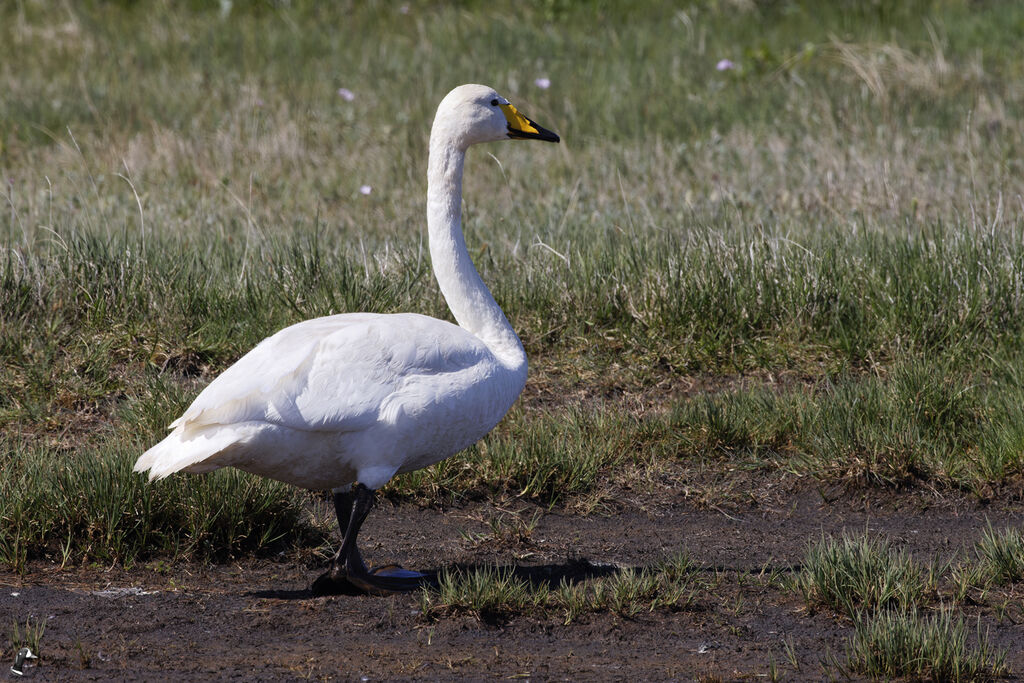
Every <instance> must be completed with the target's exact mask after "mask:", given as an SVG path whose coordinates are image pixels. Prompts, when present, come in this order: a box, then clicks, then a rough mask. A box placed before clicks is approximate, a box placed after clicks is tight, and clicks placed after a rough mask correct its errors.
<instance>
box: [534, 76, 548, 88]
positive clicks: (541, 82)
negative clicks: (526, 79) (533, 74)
mask: <svg viewBox="0 0 1024 683" xmlns="http://www.w3.org/2000/svg"><path fill="white" fill-rule="evenodd" d="M533 84H534V85H535V86H537V87H538V88H540V89H541V90H547V89H548V88H550V87H551V79H550V78H543V77H542V78H538V79H537V80H535V81H534V82H533Z"/></svg>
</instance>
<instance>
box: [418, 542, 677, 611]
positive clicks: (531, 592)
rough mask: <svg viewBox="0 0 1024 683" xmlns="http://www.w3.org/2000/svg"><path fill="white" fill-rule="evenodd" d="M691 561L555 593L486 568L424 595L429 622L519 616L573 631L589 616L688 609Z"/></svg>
mask: <svg viewBox="0 0 1024 683" xmlns="http://www.w3.org/2000/svg"><path fill="white" fill-rule="evenodd" d="M693 570H694V565H693V563H692V561H691V560H690V559H689V557H687V556H685V555H679V556H675V557H672V558H670V559H668V560H666V561H664V562H662V563H660V564H658V565H656V566H654V567H645V568H639V569H637V568H632V567H627V568H624V569H620V570H618V571H616V572H614V573H612V574H611V575H610V576H606V577H602V578H597V579H593V580H592V581H570V580H568V579H566V578H563V579H562V580H561V581H560V582H559V583H558V585H557V586H555V587H551V586H550V585H549V584H548V583H547V582H545V581H534V582H530V581H528V580H527V579H525V578H521V577H518V576H516V574H515V573H514V572H513V571H512V570H510V569H502V568H497V567H484V568H478V569H472V570H456V571H450V572H443V573H442V574H441V576H440V577H439V583H438V586H437V588H425V589H424V590H423V592H422V593H421V594H420V609H421V611H422V613H423V615H424V617H425V618H427V619H437V618H439V617H440V616H443V615H446V614H454V613H460V612H468V613H473V614H475V615H476V616H477V617H478V618H479V619H481V620H484V621H487V622H495V621H501V620H504V619H508V618H510V617H512V616H515V615H518V614H526V613H529V614H535V615H541V616H548V615H552V614H560V615H561V617H562V621H563V623H564V624H566V625H568V624H570V623H572V622H574V621H577V620H579V619H580V618H581V617H583V616H584V615H587V614H595V613H600V612H608V613H612V614H616V615H618V616H621V617H624V618H627V619H631V618H634V617H636V616H638V615H640V614H642V613H644V612H654V611H657V610H669V611H675V610H680V609H685V608H686V607H688V606H689V605H690V604H692V602H693V600H694V595H695V593H696V587H695V584H694V582H695V576H694V573H693Z"/></svg>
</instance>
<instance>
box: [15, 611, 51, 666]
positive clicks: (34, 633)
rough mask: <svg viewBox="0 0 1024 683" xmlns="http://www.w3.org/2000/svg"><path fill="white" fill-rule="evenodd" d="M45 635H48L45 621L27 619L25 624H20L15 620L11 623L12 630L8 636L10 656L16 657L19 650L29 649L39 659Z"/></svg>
mask: <svg viewBox="0 0 1024 683" xmlns="http://www.w3.org/2000/svg"><path fill="white" fill-rule="evenodd" d="M44 633H46V620H45V619H33V618H31V617H29V618H27V619H25V623H24V624H20V623H18V621H17V620H16V619H15V620H14V621H12V622H11V628H10V632H9V634H8V639H9V640H10V643H11V652H10V655H11V656H14V655H16V654H17V653H18V651H19V650H21V648H23V647H27V648H28V649H30V650H31V651H32V654H34V655H35V656H37V657H38V656H39V653H40V652H41V645H42V642H43V634H44Z"/></svg>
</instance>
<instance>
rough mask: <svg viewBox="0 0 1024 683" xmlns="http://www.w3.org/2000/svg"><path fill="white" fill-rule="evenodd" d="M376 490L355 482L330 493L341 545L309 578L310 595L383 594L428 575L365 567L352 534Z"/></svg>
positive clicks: (423, 580) (420, 581) (409, 587)
mask: <svg viewBox="0 0 1024 683" xmlns="http://www.w3.org/2000/svg"><path fill="white" fill-rule="evenodd" d="M376 493H377V492H376V491H374V490H372V489H368V488H366V487H365V486H363V485H362V484H356V485H355V486H353V487H352V489H351V490H350V491H344V492H336V493H335V494H334V510H335V513H336V514H337V515H338V526H339V527H341V529H342V541H341V547H340V548H338V552H337V553H336V554H335V556H334V559H333V560H332V561H331V568H330V570H329V571H328V572H327V573H325V574H324V575H323V576H321V577H319V578H318V579H317V580H316V581H314V582H313V588H312V589H313V594H314V595H329V594H335V593H344V594H353V593H360V592H363V593H370V594H372V595H387V594H389V593H403V592H406V591H411V590H416V589H417V588H419V587H421V586H423V585H424V584H426V583H429V582H430V581H431V580H432V579H431V577H430V576H428V575H426V574H421V573H419V572H412V571H407V570H405V569H402V568H400V567H397V566H396V565H385V566H382V567H376V568H374V569H367V568H366V564H365V563H364V562H363V558H362V556H361V555H360V554H359V548H358V546H357V545H356V537H357V536H358V535H359V529H360V528H361V527H362V526H363V522H364V521H365V520H366V516H367V515H368V514H369V513H370V510H371V509H372V508H373V503H374V500H375V498H376Z"/></svg>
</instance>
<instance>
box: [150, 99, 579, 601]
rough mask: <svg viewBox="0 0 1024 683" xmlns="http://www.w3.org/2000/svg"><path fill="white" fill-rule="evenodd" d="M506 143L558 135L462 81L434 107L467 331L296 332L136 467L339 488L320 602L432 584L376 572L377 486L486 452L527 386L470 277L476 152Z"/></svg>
mask: <svg viewBox="0 0 1024 683" xmlns="http://www.w3.org/2000/svg"><path fill="white" fill-rule="evenodd" d="M508 138H515V139H536V140H546V141H549V142H558V140H559V138H558V136H557V135H556V134H554V133H552V132H551V131H549V130H546V129H544V128H542V127H540V126H539V125H537V124H536V123H534V122H533V121H531V120H530V119H528V118H526V117H525V116H523V115H522V114H520V113H519V112H518V111H517V110H516V109H515V107H513V106H512V105H511V104H510V103H509V101H508V100H506V99H505V98H504V97H502V96H501V95H499V94H498V93H496V92H495V91H494V90H493V89H492V88H488V87H486V86H482V85H463V86H459V87H458V88H455V89H454V90H452V91H451V92H450V93H448V95H447V96H446V97H445V98H444V99H443V100H442V101H441V104H440V106H438V108H437V114H436V116H435V117H434V125H433V128H432V129H431V133H430V160H429V163H428V171H427V227H428V231H429V240H430V257H431V260H432V263H433V269H434V275H435V276H436V278H437V282H438V285H440V287H441V292H442V294H443V295H444V297H445V300H446V301H447V302H448V307H449V308H450V309H451V312H452V314H453V315H454V316H455V320H456V321H457V322H458V325H453V324H451V323H449V322H445V321H443V320H436V319H434V318H429V317H426V316H423V315H417V314H415V313H400V314H394V315H377V314H371V313H345V314H341V315H332V316H328V317H325V318H317V319H314V320H307V321H305V322H301V323H298V324H296V325H292V326H291V327H287V328H285V329H283V330H281V331H280V332H278V333H276V334H274V335H273V336H271V337H268V338H267V339H264V340H263V341H262V342H260V343H259V344H258V345H257V346H256V347H255V348H254V349H253V350H252V351H250V352H249V353H247V354H246V355H245V356H243V357H242V358H241V359H239V361H238V362H237V363H235V364H234V365H232V366H231V367H230V368H228V369H227V370H225V371H224V373H223V374H221V375H220V376H219V377H217V378H216V379H215V380H214V381H213V382H211V383H210V385H209V386H207V387H206V389H204V390H203V391H202V393H200V394H199V396H198V397H197V398H196V400H195V401H194V402H193V403H192V405H191V406H189V407H188V409H187V410H186V411H185V413H184V414H183V415H182V416H181V417H179V418H178V419H177V420H175V421H174V422H173V423H171V425H170V428H171V429H172V431H171V433H170V434H169V435H168V436H167V437H166V438H165V439H164V440H163V441H161V442H160V443H158V444H157V445H155V446H153V447H152V448H150V449H149V450H148V451H146V452H145V453H144V454H143V455H142V456H141V457H140V458H139V460H138V462H136V463H135V471H136V472H143V471H146V470H148V471H149V478H150V480H153V479H159V478H161V477H166V476H167V475H169V474H171V473H173V472H178V471H185V472H207V471H210V470H215V469H217V468H220V467H226V466H229V465H230V466H232V467H236V468H238V469H241V470H245V471H246V472H252V473H254V474H259V475H263V476H265V477H271V478H273V479H277V480H279V481H283V482H287V483H289V484H294V485H296V486H301V487H304V488H307V489H333V490H334V504H335V510H336V512H337V515H338V524H339V526H340V527H341V532H342V537H343V542H342V545H341V548H340V549H339V550H338V553H337V555H336V556H335V557H334V560H333V561H332V564H331V570H330V571H329V572H327V573H326V574H324V575H323V576H322V577H320V578H319V579H318V580H317V582H316V583H315V584H314V591H315V592H317V593H326V592H336V591H344V590H346V589H350V588H351V585H353V584H354V585H355V586H357V587H359V588H361V589H362V590H366V591H369V592H374V593H383V592H391V591H397V590H409V589H412V588H414V587H416V586H418V585H420V584H421V583H422V582H423V581H424V580H426V577H425V576H424V575H422V574H417V573H415V572H406V571H403V570H397V571H396V570H385V571H381V570H377V571H369V570H367V569H366V567H365V565H364V564H363V561H362V559H361V558H360V556H359V551H358V549H357V548H356V536H357V534H358V533H359V528H360V526H361V525H362V523H363V520H364V519H365V518H366V515H367V513H368V512H369V511H370V508H371V507H372V506H373V499H374V495H375V492H376V490H377V489H378V488H380V487H381V486H383V485H384V484H385V483H387V481H388V480H390V479H391V478H392V477H393V476H395V475H396V474H399V473H401V472H408V471H410V470H416V469H419V468H421V467H426V466H428V465H431V464H433V463H435V462H438V461H440V460H443V459H444V458H447V457H448V456H450V455H453V454H455V453H457V452H459V451H461V450H462V449H464V448H466V447H467V446H469V445H471V444H473V443H475V442H476V441H477V440H479V439H480V438H481V437H483V436H484V435H485V434H486V433H487V432H489V431H490V430H491V429H492V428H493V427H494V426H495V425H496V424H497V423H498V421H499V420H501V418H502V417H504V415H505V413H506V412H508V409H509V408H510V407H511V406H512V404H513V402H515V400H516V398H517V397H518V396H519V393H520V392H521V391H522V389H523V386H524V384H525V383H526V354H525V352H524V351H523V346H522V344H521V343H520V341H519V338H518V337H517V336H516V333H515V332H514V331H513V329H512V326H511V325H509V322H508V320H507V319H506V318H505V315H504V313H502V311H501V308H500V307H499V306H498V304H497V303H496V302H495V301H494V298H493V297H492V296H491V293H490V291H489V290H488V289H487V287H486V285H484V283H483V281H482V280H481V279H480V276H479V274H478V273H477V271H476V269H475V268H474V267H473V263H472V261H471V260H470V257H469V252H468V251H467V250H466V244H465V241H464V239H463V236H462V227H461V222H462V220H461V213H462V209H461V204H462V166H463V162H464V160H465V156H466V150H467V148H468V147H469V146H470V145H473V144H476V143H480V142H490V141H496V140H504V139H508Z"/></svg>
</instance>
